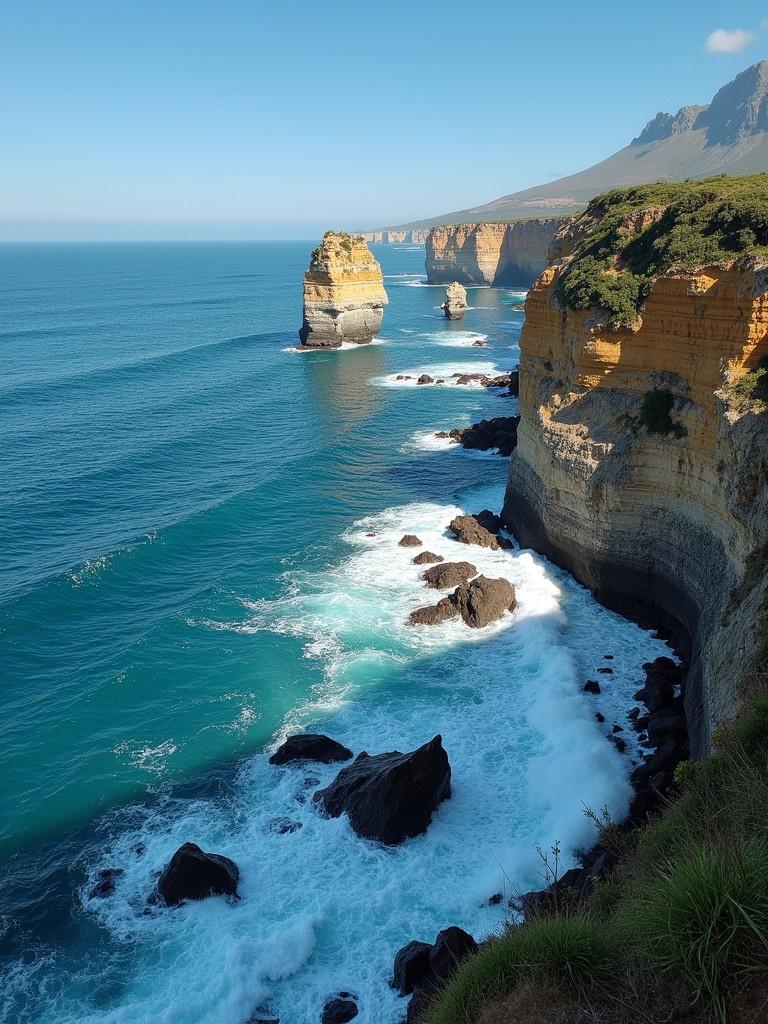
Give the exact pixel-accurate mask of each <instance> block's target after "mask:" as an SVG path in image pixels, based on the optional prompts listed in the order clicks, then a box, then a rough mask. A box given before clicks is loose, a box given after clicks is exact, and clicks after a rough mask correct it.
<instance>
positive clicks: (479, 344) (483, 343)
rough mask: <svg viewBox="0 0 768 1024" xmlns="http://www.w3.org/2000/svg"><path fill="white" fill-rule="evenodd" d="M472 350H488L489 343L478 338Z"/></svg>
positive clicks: (473, 343)
mask: <svg viewBox="0 0 768 1024" xmlns="http://www.w3.org/2000/svg"><path fill="white" fill-rule="evenodd" d="M472 348H488V342H487V341H483V339H482V338H476V339H475V340H474V341H473V342H472Z"/></svg>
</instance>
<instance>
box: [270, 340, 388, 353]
mask: <svg viewBox="0 0 768 1024" xmlns="http://www.w3.org/2000/svg"><path fill="white" fill-rule="evenodd" d="M386 341H387V339H386V338H373V339H371V341H367V342H365V343H364V344H362V345H358V344H356V343H355V342H354V341H342V343H341V344H340V345H335V346H331V345H325V346H323V345H318V346H317V347H313V346H312V345H289V346H288V347H287V348H284V349H283V352H296V353H298V354H299V355H304V353H306V352H354V351H356V350H357V349H361V348H368V346H369V345H385V344H386Z"/></svg>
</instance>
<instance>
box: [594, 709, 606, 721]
mask: <svg viewBox="0 0 768 1024" xmlns="http://www.w3.org/2000/svg"><path fill="white" fill-rule="evenodd" d="M595 718H596V719H597V721H598V722H604V721H605V715H602V714H600V712H599V711H596V712H595Z"/></svg>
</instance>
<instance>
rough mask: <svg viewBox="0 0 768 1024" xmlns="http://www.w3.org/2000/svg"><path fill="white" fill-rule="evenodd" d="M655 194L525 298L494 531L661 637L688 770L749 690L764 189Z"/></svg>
mask: <svg viewBox="0 0 768 1024" xmlns="http://www.w3.org/2000/svg"><path fill="white" fill-rule="evenodd" d="M734 183H735V184H734ZM664 189H666V190H667V191H666V192H664ZM664 189H662V187H661V186H651V187H649V188H648V189H635V190H632V191H630V192H627V193H623V194H622V193H613V194H611V195H610V196H608V197H604V198H603V200H596V201H595V203H594V204H592V205H591V206H590V208H589V209H588V210H587V211H586V213H585V214H584V215H583V216H582V217H581V218H580V219H579V221H577V222H576V223H575V224H574V225H572V226H570V227H568V228H567V229H565V230H564V232H563V236H564V237H561V238H560V239H559V242H560V251H561V252H563V253H567V255H564V256H563V258H561V259H559V260H558V261H557V262H555V263H554V264H553V265H552V266H550V267H548V268H547V269H546V270H545V271H544V272H543V273H542V274H541V276H540V277H539V278H538V280H537V281H536V283H535V285H534V286H533V288H532V290H531V291H530V292H529V294H528V298H527V300H526V322H525V325H524V328H523V331H522V336H521V339H520V348H521V362H520V417H521V418H520V423H519V425H518V432H517V448H516V450H515V452H514V454H513V456H512V461H511V468H510V475H509V484H508V488H507V493H506V499H505V505H504V510H503V519H504V521H505V523H506V524H507V525H508V527H509V529H510V530H511V531H513V532H514V533H515V535H516V536H517V538H518V539H519V540H520V542H521V544H522V545H524V546H530V547H533V548H535V549H536V550H538V551H541V552H544V553H545V554H547V555H548V556H549V557H550V558H552V559H553V560H554V561H555V562H557V563H558V564H560V565H563V566H565V567H566V568H568V569H569V570H570V571H571V572H573V573H574V574H575V575H576V576H577V578H578V579H580V580H581V581H583V582H584V583H586V584H587V585H588V586H589V587H590V588H591V589H592V590H593V591H594V593H595V595H596V596H597V597H598V598H599V599H600V600H601V601H602V602H603V603H605V604H606V605H608V606H609V607H612V608H614V609H617V610H619V611H621V612H622V613H625V614H628V615H630V616H632V617H634V618H636V619H638V620H640V621H641V622H644V623H646V624H649V625H653V626H657V627H662V628H664V629H665V630H668V631H669V632H670V633H671V634H672V636H673V637H674V639H675V641H676V643H677V645H678V647H679V649H680V651H681V653H683V654H684V655H685V656H686V658H687V659H688V660H689V665H690V668H689V671H688V676H687V681H686V684H685V691H684V697H685V707H686V715H687V718H688V725H689V732H690V737H691V742H692V748H693V752H694V753H695V754H702V753H704V752H706V751H707V750H708V749H709V747H710V744H711V738H712V733H713V730H714V729H715V727H716V726H717V725H718V724H719V723H721V722H723V721H727V720H729V719H731V718H733V716H734V715H735V714H736V713H737V712H738V710H739V708H740V706H741V704H742V702H743V700H744V699H745V696H746V695H747V693H748V690H749V688H750V687H754V686H760V685H762V684H761V680H764V679H765V676H764V675H762V676H761V675H760V673H759V672H758V671H756V665H759V664H760V661H761V658H762V659H764V656H765V652H766V648H765V647H764V645H765V642H766V636H767V635H768V626H767V621H768V593H767V590H766V566H767V565H768V498H767V489H766V481H767V480H768V412H767V411H766V410H768V405H767V404H766V402H765V398H768V395H763V396H762V398H761V387H762V386H763V385H764V384H765V380H768V377H766V378H765V380H764V379H763V375H764V374H765V373H766V371H765V370H763V369H762V361H763V360H765V358H766V357H768V228H767V227H766V225H768V221H767V220H766V219H765V216H766V213H767V212H768V176H766V175H762V176H759V177H756V178H753V179H712V181H711V182H706V183H703V184H702V185H691V184H684V185H681V186H664ZM606 254H608V255H606ZM702 257H703V259H702ZM713 257H714V258H713ZM600 299H602V302H604V303H606V304H608V305H609V306H610V307H611V308H610V309H608V310H606V309H605V308H604V307H603V305H602V304H601V302H600V301H598V300H600ZM761 382H762V383H761ZM761 645H763V649H762V652H761V650H760V648H761Z"/></svg>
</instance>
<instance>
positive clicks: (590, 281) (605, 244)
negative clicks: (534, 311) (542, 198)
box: [558, 174, 768, 327]
mask: <svg viewBox="0 0 768 1024" xmlns="http://www.w3.org/2000/svg"><path fill="white" fill-rule="evenodd" d="M576 227H577V228H578V227H583V229H584V234H583V236H582V237H581V238H580V240H579V242H578V245H577V247H576V250H575V252H574V254H573V256H572V257H571V259H570V261H569V263H568V265H567V267H566V269H565V270H564V271H563V273H562V274H561V275H560V280H559V282H558V296H559V298H560V301H561V302H562V303H563V304H564V305H566V306H569V307H570V308H571V309H590V308H593V307H594V308H597V309H600V310H604V311H605V312H606V313H608V314H609V316H610V321H611V324H612V326H615V327H621V326H631V325H632V324H633V323H634V321H635V320H636V319H637V315H638V313H639V311H640V310H641V308H642V304H643V300H644V299H645V297H646V296H647V294H648V292H649V290H650V287H651V284H652V283H653V280H654V278H656V277H658V276H659V275H661V274H663V273H665V272H667V271H669V270H674V269H690V268H694V267H700V266H706V265H707V264H711V263H719V262H721V261H723V260H727V259H733V258H734V257H735V256H740V255H744V254H746V253H750V254H754V255H757V256H759V257H763V258H766V259H768V174H755V175H752V176H750V177H746V178H729V177H726V176H721V177H717V178H708V179H706V180H705V181H686V182H681V183H679V184H670V183H659V184H656V185H642V186H639V187H637V188H629V189H619V190H616V191H614V192H608V193H607V194H605V195H602V196H598V197H597V199H594V200H593V201H592V202H591V203H590V204H589V206H588V207H587V209H586V211H585V212H584V213H583V214H582V215H581V217H580V218H579V220H578V221H577V222H576Z"/></svg>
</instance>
